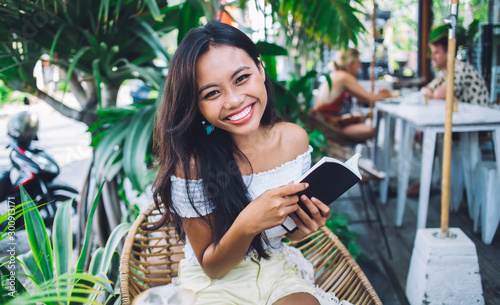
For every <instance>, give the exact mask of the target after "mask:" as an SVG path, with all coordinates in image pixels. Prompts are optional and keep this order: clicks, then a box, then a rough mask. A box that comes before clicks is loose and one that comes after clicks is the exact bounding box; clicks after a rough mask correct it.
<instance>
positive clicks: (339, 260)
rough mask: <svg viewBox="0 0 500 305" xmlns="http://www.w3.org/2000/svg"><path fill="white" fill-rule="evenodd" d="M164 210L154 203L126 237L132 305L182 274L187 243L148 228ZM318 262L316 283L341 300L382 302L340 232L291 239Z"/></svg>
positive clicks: (124, 268)
mask: <svg viewBox="0 0 500 305" xmlns="http://www.w3.org/2000/svg"><path fill="white" fill-rule="evenodd" d="M160 216H161V215H160V213H159V212H158V211H157V210H156V208H155V205H154V204H152V205H151V206H150V207H149V208H148V209H146V210H145V211H143V212H142V213H141V214H140V215H139V217H138V218H137V219H136V221H135V222H134V224H133V225H132V228H131V229H130V231H129V233H128V235H127V238H126V240H125V244H124V248H123V252H122V255H121V262H120V290H121V298H122V304H123V305H130V304H131V303H132V301H133V299H134V298H135V297H136V296H137V295H138V294H139V293H141V292H142V291H144V290H146V289H148V288H151V287H155V286H159V285H165V284H168V283H171V281H172V278H173V277H175V276H177V271H178V267H179V261H180V260H181V259H182V258H183V249H182V248H183V247H184V244H183V243H181V242H178V240H177V234H176V233H175V229H174V228H173V227H168V226H167V227H163V228H161V229H159V230H156V231H149V230H145V227H147V226H150V225H151V224H153V223H155V222H156V221H158V220H159V218H160ZM289 244H290V245H292V246H294V247H296V248H298V249H299V250H300V251H301V252H302V253H303V254H304V256H305V257H306V258H307V259H308V260H309V261H310V262H311V263H312V264H313V266H314V270H315V281H316V284H317V285H318V286H319V287H321V288H322V289H323V290H325V291H333V292H334V293H335V295H336V296H337V297H338V298H339V300H347V301H349V302H350V303H352V304H356V305H358V304H359V305H369V304H374V305H381V304H382V302H381V301H380V299H379V297H378V295H377V293H376V292H375V290H374V289H373V287H372V285H371V283H370V281H369V280H368V279H367V278H366V276H365V274H364V273H363V271H362V270H361V269H360V267H359V265H358V264H357V263H356V261H355V260H354V259H353V258H352V256H351V255H350V254H349V251H348V250H347V249H346V247H345V246H344V245H343V244H342V243H341V242H340V240H339V239H338V238H337V236H336V235H335V234H333V233H332V232H331V231H330V230H329V229H328V228H326V227H323V228H321V229H320V230H318V231H317V232H315V233H313V234H310V235H309V236H307V237H306V238H305V239H303V240H301V241H297V242H290V243H289Z"/></svg>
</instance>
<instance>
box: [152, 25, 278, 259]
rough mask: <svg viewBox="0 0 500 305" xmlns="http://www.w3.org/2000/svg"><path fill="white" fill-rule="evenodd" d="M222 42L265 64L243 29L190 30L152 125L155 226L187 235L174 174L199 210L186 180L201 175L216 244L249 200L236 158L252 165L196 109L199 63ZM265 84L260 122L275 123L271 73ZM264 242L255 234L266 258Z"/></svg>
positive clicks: (255, 245) (254, 246)
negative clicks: (176, 203) (170, 225)
mask: <svg viewBox="0 0 500 305" xmlns="http://www.w3.org/2000/svg"><path fill="white" fill-rule="evenodd" d="M220 45H227V46H233V47H236V48H239V49H241V50H244V51H245V52H246V53H247V54H248V55H249V56H250V58H252V59H253V60H254V62H255V64H256V65H257V66H258V65H260V64H261V62H260V60H259V51H258V49H257V46H256V45H255V44H254V43H253V42H252V41H251V40H250V38H249V37H248V36H247V35H245V34H244V33H242V32H241V31H240V30H238V29H236V28H234V27H232V26H229V25H226V24H223V23H218V22H210V23H208V24H207V25H205V26H203V27H200V28H196V29H192V30H191V31H189V33H188V34H187V35H186V37H185V38H184V39H183V40H182V42H181V43H180V44H179V47H178V49H177V51H176V52H175V54H174V56H173V57H172V61H171V63H170V67H169V71H168V75H167V80H166V83H165V90H164V93H163V101H162V105H161V107H160V109H159V112H158V115H157V117H156V123H155V129H154V141H155V150H156V156H157V159H158V166H159V172H158V175H157V177H156V179H155V181H154V183H153V189H154V191H153V196H154V200H155V203H156V205H157V207H158V208H160V206H161V205H163V216H162V218H161V220H160V221H159V222H158V223H157V225H156V227H159V226H163V225H164V224H166V223H168V222H170V223H173V224H174V225H175V228H176V230H177V233H178V234H179V237H180V238H181V239H184V238H185V232H184V230H183V228H182V222H181V219H180V217H179V216H178V215H177V214H176V213H175V208H174V206H173V204H172V197H171V196H172V191H171V187H172V181H171V176H172V175H174V174H175V173H176V172H177V171H179V170H182V172H183V174H184V178H185V179H186V186H187V190H188V197H189V201H190V202H191V206H192V207H193V208H194V209H195V210H196V208H195V206H194V204H193V200H192V195H191V192H190V190H189V185H188V182H187V181H188V180H190V179H200V178H202V181H203V182H202V184H203V189H204V193H205V198H206V199H207V203H206V204H208V205H211V206H213V207H214V210H213V218H209V217H203V219H204V220H205V221H206V223H207V224H208V225H209V227H210V228H211V230H212V234H213V237H214V243H215V245H216V246H217V244H218V243H219V241H220V240H221V238H222V236H223V235H224V234H225V233H226V232H227V230H228V229H229V227H230V226H231V225H232V224H233V222H234V220H235V219H236V217H237V216H238V214H239V213H240V212H241V211H242V210H243V209H244V208H245V207H246V206H247V205H248V203H249V202H250V198H249V195H248V190H247V186H246V185H245V183H244V181H243V179H242V176H241V172H240V170H239V168H238V165H237V164H238V163H237V160H239V161H242V160H243V161H245V160H246V162H247V163H248V164H249V165H250V163H249V162H248V159H246V157H245V156H244V154H243V153H242V152H241V151H240V150H239V149H238V147H237V146H236V144H235V143H234V141H233V140H232V138H231V137H230V135H229V133H228V132H226V131H224V130H221V129H216V130H215V131H213V133H212V134H210V135H207V134H206V131H205V129H204V128H203V125H202V123H201V122H202V120H203V116H202V114H201V112H200V111H199V108H198V94H197V87H196V86H197V85H196V62H197V60H198V59H199V58H200V56H201V55H203V54H205V53H206V52H207V51H208V50H209V49H210V47H213V46H220ZM265 87H266V89H267V106H266V109H265V110H264V114H263V116H262V119H261V124H264V125H267V126H272V125H273V124H274V123H275V122H276V121H278V120H281V118H279V117H278V116H277V113H276V101H275V97H274V91H273V88H272V85H271V81H270V80H269V78H268V77H267V75H266V80H265ZM250 166H251V165H250ZM174 200H175V198H174ZM196 212H197V214H198V215H199V216H200V217H202V216H203V215H201V214H200V213H199V212H198V211H197V210H196ZM264 242H265V243H267V242H268V241H267V238H266V236H265V233H260V234H259V235H257V236H256V237H255V238H254V239H253V241H252V244H251V247H250V249H249V251H251V250H252V249H253V250H255V251H257V253H258V255H259V257H263V258H268V257H269V255H268V254H267V253H266V251H265V250H264V246H263V243H264Z"/></svg>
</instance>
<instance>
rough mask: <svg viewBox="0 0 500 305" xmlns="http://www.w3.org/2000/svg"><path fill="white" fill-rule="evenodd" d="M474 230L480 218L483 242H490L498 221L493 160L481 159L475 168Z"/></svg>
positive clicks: (499, 212)
mask: <svg viewBox="0 0 500 305" xmlns="http://www.w3.org/2000/svg"><path fill="white" fill-rule="evenodd" d="M474 176H475V178H476V179H475V186H474V189H475V192H474V210H473V211H472V214H473V215H472V218H473V220H474V232H477V231H478V230H479V220H481V222H480V223H481V237H482V240H483V242H484V243H485V244H487V245H489V244H491V242H492V240H493V237H494V236H495V232H496V231H497V228H498V224H499V222H500V189H499V188H498V186H499V185H500V181H499V178H498V175H497V167H496V164H495V162H492V161H481V162H479V163H478V164H477V165H476V169H475V173H474Z"/></svg>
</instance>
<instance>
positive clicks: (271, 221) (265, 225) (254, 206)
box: [235, 183, 308, 235]
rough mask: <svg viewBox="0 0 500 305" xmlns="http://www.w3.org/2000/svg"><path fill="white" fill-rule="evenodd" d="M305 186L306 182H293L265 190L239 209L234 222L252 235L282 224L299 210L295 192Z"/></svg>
mask: <svg viewBox="0 0 500 305" xmlns="http://www.w3.org/2000/svg"><path fill="white" fill-rule="evenodd" d="M307 186H308V184H307V183H294V184H287V185H283V186H280V187H277V188H273V189H269V190H267V191H265V192H264V193H262V194H261V195H260V196H259V197H257V198H255V200H253V201H252V202H250V203H249V204H248V206H247V207H246V208H245V209H243V211H241V213H240V215H238V217H237V218H236V220H235V224H237V223H238V224H240V223H242V225H243V226H244V227H245V228H247V230H249V233H250V234H253V235H257V234H259V233H260V232H262V231H264V230H267V229H270V228H274V227H276V226H279V225H281V224H283V222H285V219H286V217H287V216H288V215H290V214H292V213H293V212H295V211H297V210H300V208H298V205H297V202H298V201H299V197H298V196H297V195H296V193H298V192H300V191H303V190H305V189H306V188H307Z"/></svg>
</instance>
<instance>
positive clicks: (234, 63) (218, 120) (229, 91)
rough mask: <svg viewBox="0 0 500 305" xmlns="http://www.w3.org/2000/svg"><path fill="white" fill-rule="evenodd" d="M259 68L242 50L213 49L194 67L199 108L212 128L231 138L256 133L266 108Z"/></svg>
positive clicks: (214, 47) (226, 47) (265, 94)
mask: <svg viewBox="0 0 500 305" xmlns="http://www.w3.org/2000/svg"><path fill="white" fill-rule="evenodd" d="M265 79H266V78H265V72H264V68H263V67H262V65H259V66H257V65H256V64H255V61H254V60H252V58H251V57H250V56H249V55H248V54H247V53H246V52H245V51H243V50H242V49H239V48H236V47H231V46H212V47H210V49H209V50H208V52H207V53H205V54H203V55H202V56H201V57H200V58H199V59H198V61H197V63H196V83H197V90H198V107H199V109H200V112H201V114H202V115H203V116H204V117H205V118H206V120H207V121H208V122H210V123H211V124H212V125H214V126H215V128H219V129H223V130H226V131H228V132H230V133H231V134H233V135H245V134H249V133H251V132H253V131H255V130H257V129H258V127H259V126H260V120H261V118H262V115H263V113H264V110H265V108H266V105H267V91H266V87H265V85H264V81H265Z"/></svg>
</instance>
